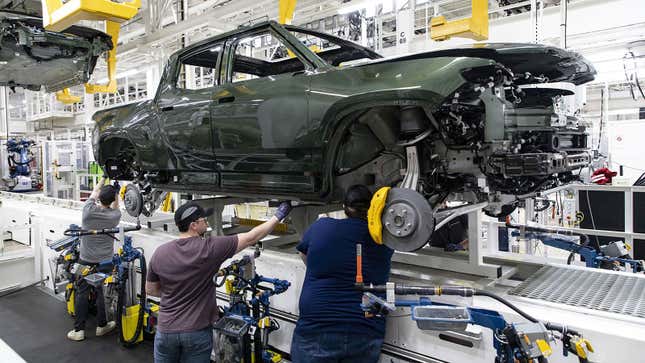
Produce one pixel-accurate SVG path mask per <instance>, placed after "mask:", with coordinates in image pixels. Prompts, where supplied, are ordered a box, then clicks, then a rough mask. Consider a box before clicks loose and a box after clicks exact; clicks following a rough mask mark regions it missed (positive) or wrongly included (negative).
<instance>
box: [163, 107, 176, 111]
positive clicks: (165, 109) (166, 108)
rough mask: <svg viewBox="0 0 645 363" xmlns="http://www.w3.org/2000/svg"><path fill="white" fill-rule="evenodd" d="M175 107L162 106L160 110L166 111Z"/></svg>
mask: <svg viewBox="0 0 645 363" xmlns="http://www.w3.org/2000/svg"><path fill="white" fill-rule="evenodd" d="M174 109H175V106H162V107H161V111H162V112H166V111H172V110H174Z"/></svg>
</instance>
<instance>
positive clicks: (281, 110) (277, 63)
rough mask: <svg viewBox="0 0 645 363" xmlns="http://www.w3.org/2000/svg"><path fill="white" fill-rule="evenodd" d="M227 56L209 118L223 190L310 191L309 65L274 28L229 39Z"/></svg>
mask: <svg viewBox="0 0 645 363" xmlns="http://www.w3.org/2000/svg"><path fill="white" fill-rule="evenodd" d="M227 54H228V56H227V57H226V62H225V65H224V66H223V67H224V70H225V71H224V72H223V74H224V77H223V82H222V86H221V88H220V91H219V93H217V94H215V95H214V105H213V114H212V117H213V135H214V136H213V142H214V145H215V152H216V154H217V163H218V168H219V170H220V171H221V178H222V180H221V184H222V189H223V191H225V192H226V191H245V192H249V193H264V194H269V195H276V194H277V195H280V194H282V195H284V194H297V193H311V192H312V191H313V190H314V179H313V177H312V172H313V170H312V168H313V165H312V159H311V148H310V145H309V144H308V143H307V142H306V140H305V139H306V135H307V129H308V94H307V92H308V89H309V82H310V81H309V75H308V73H307V71H306V66H305V63H304V62H303V61H302V60H301V59H299V58H298V57H297V56H295V54H294V53H293V52H292V51H291V50H290V49H289V47H288V46H287V45H286V44H285V42H284V41H283V40H282V39H281V38H280V37H279V36H277V35H276V33H274V32H273V31H271V29H269V28H265V29H260V30H258V31H256V32H255V33H252V34H243V35H241V36H240V37H238V38H234V39H230V40H229V42H227Z"/></svg>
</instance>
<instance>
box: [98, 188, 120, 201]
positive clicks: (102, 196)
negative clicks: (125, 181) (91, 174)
mask: <svg viewBox="0 0 645 363" xmlns="http://www.w3.org/2000/svg"><path fill="white" fill-rule="evenodd" d="M118 192H119V189H118V188H117V187H115V186H113V185H104V186H102V187H101V189H100V190H99V201H100V202H101V204H103V205H106V206H109V205H110V204H112V202H114V200H116V194H117V193H118Z"/></svg>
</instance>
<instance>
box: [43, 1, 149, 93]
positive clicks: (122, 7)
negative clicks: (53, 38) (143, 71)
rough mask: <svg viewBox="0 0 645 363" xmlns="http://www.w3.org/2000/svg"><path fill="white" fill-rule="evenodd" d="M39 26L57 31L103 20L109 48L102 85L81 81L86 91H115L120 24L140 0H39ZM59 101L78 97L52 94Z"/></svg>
mask: <svg viewBox="0 0 645 363" xmlns="http://www.w3.org/2000/svg"><path fill="white" fill-rule="evenodd" d="M42 5H43V26H44V28H45V29H47V30H50V31H56V32H61V31H64V30H65V29H67V28H69V27H70V26H72V25H74V24H76V23H77V22H79V21H81V20H99V21H103V20H104V21H105V32H106V33H107V34H108V35H109V36H110V37H112V44H113V48H112V50H110V51H109V52H108V57H107V67H108V69H107V73H108V83H107V84H106V85H97V84H90V83H87V84H85V92H87V93H97V92H102V93H114V92H116V48H117V42H118V41H119V29H120V23H123V22H124V21H126V20H129V19H132V18H133V17H134V16H135V15H136V14H137V12H138V11H139V8H141V0H130V1H127V2H121V3H120V2H116V1H112V0H70V1H68V2H66V3H63V1H62V0H42ZM56 98H57V99H58V100H59V101H62V102H65V103H73V101H75V102H78V101H80V98H79V97H76V96H71V95H70V94H69V90H63V91H61V92H59V93H57V94H56Z"/></svg>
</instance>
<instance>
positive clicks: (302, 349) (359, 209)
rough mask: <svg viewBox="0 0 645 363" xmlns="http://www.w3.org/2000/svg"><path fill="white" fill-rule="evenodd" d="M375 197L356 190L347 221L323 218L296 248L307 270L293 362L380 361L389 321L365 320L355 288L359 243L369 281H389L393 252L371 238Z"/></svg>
mask: <svg viewBox="0 0 645 363" xmlns="http://www.w3.org/2000/svg"><path fill="white" fill-rule="evenodd" d="M371 199H372V193H371V192H370V191H369V189H367V187H365V186H363V185H354V186H351V187H350V188H349V189H348V190H347V192H346V194H345V197H344V201H343V209H344V212H345V214H346V216H347V218H346V219H334V218H321V219H318V220H317V221H316V222H314V223H313V224H312V225H311V227H309V229H308V230H307V231H306V232H305V234H304V235H303V237H302V241H301V242H300V243H299V244H298V246H297V247H296V248H297V249H298V251H299V253H300V255H301V257H302V260H303V261H304V263H305V265H306V266H307V270H306V273H305V280H304V282H303V286H302V291H301V292H300V303H299V307H300V319H298V322H297V324H296V329H295V331H294V334H293V340H292V342H291V359H292V361H293V362H294V363H304V362H308V363H316V362H326V363H331V362H356V363H362V362H364V363H372V362H377V361H378V359H379V355H380V352H381V346H382V345H383V339H384V337H385V318H382V317H372V318H367V317H365V313H364V312H363V311H362V310H361V300H362V293H361V292H360V291H358V290H357V289H356V288H355V277H356V245H357V244H361V245H362V247H361V248H362V256H363V257H362V258H363V265H362V267H363V276H364V281H365V282H366V283H373V284H375V285H382V284H385V283H386V282H387V281H388V278H389V275H390V262H391V258H392V254H393V253H394V251H393V250H392V249H390V248H388V247H386V246H384V245H378V244H376V243H375V242H374V240H372V238H371V236H370V233H369V230H368V226H367V210H368V209H369V206H370V201H371Z"/></svg>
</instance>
